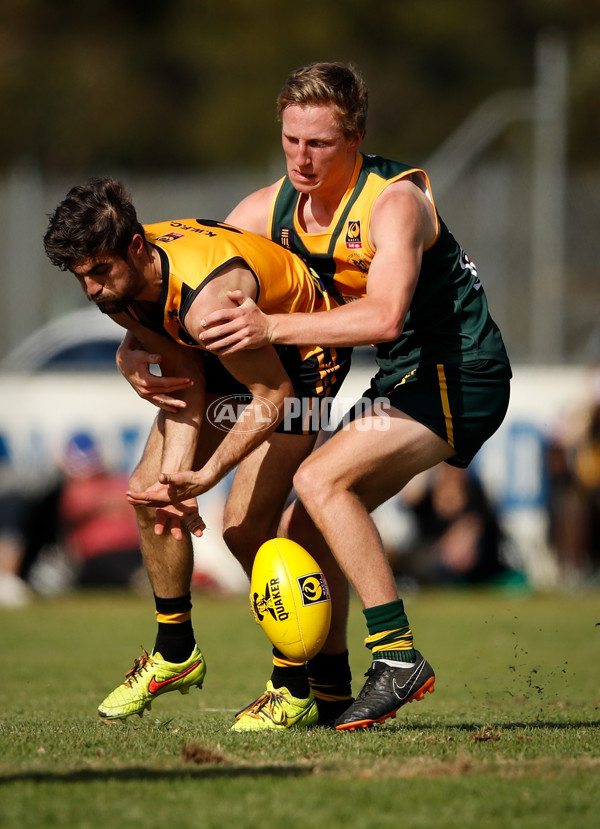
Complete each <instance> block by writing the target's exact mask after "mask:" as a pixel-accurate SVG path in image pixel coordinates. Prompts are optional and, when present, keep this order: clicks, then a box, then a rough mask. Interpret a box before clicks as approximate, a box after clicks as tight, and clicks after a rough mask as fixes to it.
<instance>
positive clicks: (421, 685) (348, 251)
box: [129, 63, 511, 730]
mask: <svg viewBox="0 0 600 829" xmlns="http://www.w3.org/2000/svg"><path fill="white" fill-rule="evenodd" d="M366 111H367V90H366V88H365V85H364V82H363V81H362V79H361V77H360V75H359V74H358V73H357V72H356V70H354V68H353V67H351V66H346V65H343V64H338V63H319V64H311V65H309V66H306V67H303V68H302V69H300V70H297V71H296V72H294V73H292V75H291V76H290V77H289V78H288V80H287V82H286V84H285V86H284V88H283V90H282V92H281V94H280V96H279V100H278V113H279V118H280V120H281V124H282V143H283V149H284V153H285V157H286V164H287V175H286V176H285V177H284V178H283V179H280V180H279V181H277V182H275V183H274V184H272V185H270V186H269V187H266V188H264V189H262V190H259V191H257V192H256V193H253V194H252V195H250V196H248V197H247V198H246V199H244V200H243V201H242V202H241V203H240V205H238V206H237V207H236V208H235V209H234V210H233V211H232V213H231V214H230V216H229V217H228V221H231V222H232V223H234V224H236V225H239V226H241V227H246V228H248V229H250V230H253V231H254V232H255V233H258V234H261V235H265V236H268V237H270V238H272V239H274V240H275V241H277V242H279V243H280V244H283V245H284V246H287V247H290V248H291V249H292V250H295V251H296V252H298V253H299V254H300V255H301V256H303V258H305V260H306V261H307V262H309V263H310V265H311V266H312V267H313V268H314V269H315V270H316V271H317V272H318V273H319V275H320V276H321V278H322V279H323V281H324V282H325V284H326V285H327V286H328V287H329V290H330V291H331V292H332V294H333V295H335V296H340V295H341V297H343V298H344V299H345V300H346V302H345V304H342V305H340V307H337V308H335V309H332V310H331V311H328V312H326V313H325V314H319V315H311V314H293V315H288V316H287V317H286V316H282V315H277V314H275V315H265V314H264V313H262V312H261V311H260V309H258V308H257V307H256V305H255V304H254V303H253V302H252V301H251V300H250V299H248V298H247V297H245V296H244V295H243V294H242V293H241V292H237V293H233V294H230V295H229V298H230V299H231V300H232V301H233V302H235V303H236V304H237V308H229V309H225V310H222V311H217V312H216V313H214V314H212V315H210V316H209V317H207V318H206V319H205V321H204V325H205V332H204V334H202V335H201V338H202V340H203V342H204V343H205V344H206V346H207V348H208V349H209V350H212V351H214V353H218V354H226V353H235V352H236V351H237V350H238V349H246V348H255V347H259V346H263V345H265V344H268V343H280V344H286V343H294V344H297V345H300V344H304V343H309V342H313V341H318V342H323V343H327V344H328V345H331V346H338V347H339V346H358V345H367V344H373V343H374V344H377V351H376V359H377V363H378V371H377V373H376V375H375V376H374V378H373V380H372V383H371V387H370V389H369V390H368V391H367V392H366V393H365V397H366V398H367V399H369V400H371V401H372V404H373V405H372V408H371V409H366V410H365V408H364V406H362V407H361V409H360V410H357V411H355V412H354V413H350V414H349V416H348V417H347V418H346V422H345V424H344V428H343V429H340V430H339V431H338V432H337V433H336V434H335V435H334V436H333V437H332V438H331V439H330V440H329V441H327V442H326V443H325V444H324V445H323V446H321V447H320V448H319V449H317V450H316V451H314V452H313V453H312V454H311V455H310V456H309V457H308V458H307V459H306V460H305V461H304V462H303V463H302V464H301V466H300V468H299V470H298V472H297V473H296V475H295V477H294V487H295V490H296V493H297V495H298V498H299V500H297V501H296V502H295V503H294V504H293V505H292V507H291V508H290V509H289V510H288V512H287V513H286V516H285V521H284V525H283V526H284V529H285V532H286V533H287V534H288V535H289V537H291V538H293V539H294V540H296V541H298V542H299V543H301V544H303V545H304V546H305V547H307V548H308V549H310V550H311V551H313V552H315V551H316V550H318V549H320V547H319V545H320V544H321V545H325V544H326V545H327V546H328V547H329V548H330V549H331V550H332V551H333V553H334V555H335V557H336V558H337V560H338V562H339V563H340V565H341V567H342V569H343V570H344V572H345V573H346V575H347V576H348V578H349V580H350V582H351V584H352V585H353V587H354V588H355V590H356V592H357V594H358V596H359V597H360V599H361V602H362V604H363V607H364V613H365V617H366V622H367V628H368V637H367V640H366V644H367V647H368V648H369V649H370V650H371V651H372V656H373V661H372V665H371V667H370V668H369V670H368V674H367V681H366V683H365V685H364V687H363V689H362V691H361V692H360V694H359V696H358V698H357V700H356V701H355V702H354V703H353V704H352V705H351V706H350V707H349V708H348V709H347V710H346V711H345V712H344V713H343V714H342V715H341V716H340V717H339V718H338V719H337V721H336V728H337V729H339V730H354V729H357V728H366V727H369V726H371V725H373V723H376V722H384V721H385V720H386V719H387V718H389V717H392V716H394V715H395V714H396V711H397V710H398V708H399V707H401V706H402V705H404V704H405V703H407V702H409V701H411V700H413V699H422V698H423V696H424V694H425V693H426V692H427V691H432V690H433V687H434V682H435V677H434V672H433V669H432V668H431V666H430V665H429V663H428V662H427V661H426V660H425V659H424V658H423V657H422V656H421V654H420V653H419V651H417V650H415V648H414V643H413V636H412V631H411V629H410V625H409V622H408V619H407V617H406V613H405V610H404V605H403V602H402V600H401V599H400V598H399V597H398V594H397V589H396V585H395V582H394V578H393V574H392V572H391V569H390V567H389V564H388V561H387V558H386V556H385V551H384V549H383V546H382V543H381V540H380V538H379V535H378V533H377V530H376V527H375V524H374V523H373V520H372V519H371V517H370V512H371V511H372V510H373V509H375V508H376V507H377V506H378V505H379V504H381V503H383V502H384V501H385V500H387V499H389V498H391V497H392V496H394V495H395V494H396V493H398V492H399V491H400V490H401V489H402V488H403V487H404V486H405V485H406V483H407V482H408V481H409V480H411V479H412V478H413V477H414V476H415V475H417V474H418V473H419V472H422V471H424V470H426V469H429V468H431V467H432V466H434V465H436V464H438V463H440V462H444V461H446V462H448V463H452V464H455V465H458V466H467V465H468V464H469V463H470V461H471V460H472V458H473V456H474V455H475V454H476V452H477V451H478V449H479V448H480V447H481V445H482V444H483V442H484V441H485V440H487V439H488V438H489V437H490V435H492V434H493V432H494V431H495V430H496V429H497V428H498V426H499V425H500V423H501V422H502V420H503V418H504V416H505V414H506V410H507V407H508V400H509V388H510V377H511V370H510V364H509V360H508V357H507V354H506V350H505V347H504V344H503V342H502V337H501V335H500V332H499V330H498V328H497V326H496V324H495V323H494V321H493V320H492V318H491V316H490V314H489V311H488V306H487V301H486V297H485V294H484V291H483V287H482V284H481V282H480V280H479V277H478V274H477V269H476V267H475V265H474V263H473V262H472V261H471V260H470V259H469V257H468V256H467V255H466V253H465V252H464V251H463V250H462V249H461V247H460V245H459V244H458V243H457V242H456V240H455V239H454V237H453V236H452V234H451V233H450V232H449V230H448V229H447V227H446V225H445V224H444V223H443V221H442V219H441V218H440V216H439V214H438V212H437V210H436V207H435V202H434V198H433V193H432V188H431V185H430V182H429V179H428V177H427V174H426V172H425V171H424V170H421V169H419V168H418V167H413V166H410V165H406V164H401V163H399V162H394V161H390V160H388V159H383V158H380V157H378V156H368V155H363V154H362V153H361V152H360V150H359V147H360V144H361V141H362V139H363V137H364V132H365V119H366ZM129 371H130V373H131V371H132V369H131V367H130V369H129ZM155 390H156V391H157V392H159V391H161V392H163V393H165V392H166V391H167V389H166V388H162V389H158V388H156V389H155ZM382 401H383V402H385V403H387V404H388V406H389V409H388V415H387V417H386V418H385V422H383V421H382V417H381V405H380V404H381V402H382ZM376 404H379V405H376ZM189 480H190V475H189V473H179V474H178V475H177V476H175V478H174V482H175V483H177V484H179V485H181V487H182V492H183V491H185V492H187V491H188V490H187V489H186V483H187V482H188V481H189Z"/></svg>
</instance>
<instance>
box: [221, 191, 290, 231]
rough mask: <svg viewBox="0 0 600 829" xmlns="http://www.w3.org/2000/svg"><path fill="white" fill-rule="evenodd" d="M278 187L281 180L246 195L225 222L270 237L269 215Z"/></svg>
mask: <svg viewBox="0 0 600 829" xmlns="http://www.w3.org/2000/svg"><path fill="white" fill-rule="evenodd" d="M278 189H279V182H278V181H276V182H274V183H273V184H270V185H269V186H268V187H262V188H261V189H260V190H256V192H254V193H251V194H250V195H249V196H246V198H245V199H242V201H241V202H240V203H239V204H238V205H237V206H236V207H234V208H233V210H232V211H231V213H229V215H228V216H227V218H226V219H225V222H226V223H227V224H228V225H233V226H234V227H240V228H242V230H248V231H250V233H256V234H257V236H264V237H265V238H267V239H268V238H269V215H270V212H271V205H272V204H273V201H274V199H275V195H276V193H277V190H278Z"/></svg>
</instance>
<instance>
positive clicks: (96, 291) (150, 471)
mask: <svg viewBox="0 0 600 829" xmlns="http://www.w3.org/2000/svg"><path fill="white" fill-rule="evenodd" d="M44 244H45V249H46V253H47V255H48V257H49V258H50V260H51V261H52V262H53V264H55V265H57V266H58V267H60V268H61V269H62V270H67V269H68V270H70V271H71V272H72V273H74V274H75V276H76V277H77V279H78V281H79V282H80V285H81V287H82V288H83V290H84V292H85V294H86V296H87V297H88V299H89V300H90V301H92V302H94V303H95V304H96V305H97V306H98V308H99V309H100V310H101V311H102V312H103V313H106V314H108V315H110V316H111V317H112V318H113V319H114V320H115V321H116V322H117V323H119V324H120V325H122V326H123V327H124V328H126V329H127V330H128V331H129V332H131V335H132V336H133V337H134V338H135V341H136V342H137V343H139V345H140V346H141V347H143V348H144V349H146V350H147V351H157V352H159V353H160V355H161V364H162V366H163V368H164V369H165V370H166V371H170V372H173V373H176V374H185V375H186V376H187V377H189V378H190V379H191V380H192V381H193V383H188V384H187V385H186V386H185V388H184V389H182V390H181V392H180V397H181V399H182V400H184V401H185V402H186V406H185V407H184V408H177V407H174V410H173V411H171V412H163V411H161V412H159V415H158V417H157V419H156V421H155V423H154V425H153V428H152V430H151V433H150V436H149V439H148V443H147V445H146V448H145V451H144V454H143V457H142V460H141V462H140V464H139V466H138V468H137V469H136V470H135V472H134V474H133V476H132V478H131V482H130V487H131V491H130V493H129V495H130V501H131V502H132V503H133V504H134V505H135V507H136V511H137V518H138V524H139V528H140V540H141V548H142V552H143V555H144V561H145V564H146V568H147V571H148V575H149V577H150V581H151V584H152V588H153V591H154V594H155V601H156V613H157V619H158V635H157V639H156V642H155V646H154V650H153V652H152V653H151V654H150V655H148V654H147V653H146V652H144V654H143V656H142V657H140V658H139V659H137V660H136V662H135V664H134V668H133V670H132V671H131V672H130V673H129V674H128V675H127V678H126V681H125V682H124V683H123V684H122V685H120V686H119V687H118V688H117V689H115V691H113V692H112V693H111V694H110V695H109V696H108V697H107V698H106V699H105V700H104V702H103V703H102V704H101V705H100V708H99V713H100V715H101V716H102V717H104V718H107V719H122V718H125V717H127V716H130V715H131V714H135V713H137V714H140V715H142V714H143V712H144V710H146V709H147V708H149V707H150V704H151V702H152V701H153V699H154V698H155V697H156V696H158V695H159V694H162V693H165V692H167V691H171V690H179V691H181V692H182V693H187V691H188V690H189V689H190V687H192V686H194V685H195V686H198V687H200V686H201V685H202V682H203V679H204V674H205V671H206V668H205V663H204V659H203V657H202V655H201V653H200V651H199V649H198V646H197V645H196V641H195V637H194V633H193V628H192V623H191V596H190V584H191V576H192V566H193V557H192V548H191V539H190V533H194V534H196V535H201V534H202V530H203V529H204V525H203V522H202V519H201V518H200V516H199V515H198V511H197V505H196V503H195V499H194V498H192V499H188V500H187V502H185V501H184V503H183V504H181V505H180V506H179V507H177V508H173V507H172V506H170V497H169V494H168V485H167V483H166V476H165V475H163V480H162V481H159V473H168V474H174V473H176V472H178V471H179V470H188V469H195V470H198V471H197V472H196V477H195V479H194V485H195V488H196V490H197V492H199V491H200V490H201V491H203V492H206V491H207V490H209V489H210V488H211V487H213V486H214V485H215V484H216V483H217V482H218V481H220V480H221V479H222V478H223V477H224V476H225V475H226V474H227V473H228V472H229V471H231V470H232V469H233V468H234V467H237V472H236V474H235V476H234V479H233V484H232V487H231V493H230V498H229V502H228V515H229V519H228V520H229V524H230V527H231V534H232V535H234V534H237V538H238V540H237V543H231V542H230V544H231V546H232V547H233V548H234V549H236V552H237V553H238V557H239V559H240V561H241V562H242V564H243V565H244V566H245V568H246V571H247V572H248V573H250V570H251V566H252V559H253V556H254V554H255V552H256V550H257V549H258V547H259V546H260V544H261V543H262V542H263V541H265V540H267V539H268V538H270V537H272V536H273V535H275V534H276V530H277V525H278V522H279V519H280V515H281V512H282V510H283V506H284V503H285V500H286V498H287V496H288V494H289V491H290V489H291V480H292V475H293V473H294V471H295V469H296V468H297V466H298V465H299V463H300V461H301V460H302V459H303V458H304V457H305V456H306V455H307V454H308V453H309V452H310V450H311V449H312V447H313V445H314V442H315V439H316V432H315V429H314V428H313V427H312V421H311V418H309V419H308V422H306V419H305V418H304V417H303V411H302V409H300V410H298V407H293V406H292V407H289V409H286V402H287V401H290V400H296V399H297V398H298V397H299V396H302V397H303V398H304V399H305V400H310V401H312V402H317V403H318V402H319V401H320V400H322V399H323V398H324V397H326V396H327V395H328V394H330V393H333V394H335V392H336V390H337V388H339V385H340V383H341V381H342V378H343V375H344V374H345V372H346V371H347V368H348V366H349V352H348V351H346V350H344V349H340V350H336V349H333V350H329V349H321V348H319V347H312V346H311V347H309V348H307V349H297V348H296V347H292V348H291V349H280V350H279V352H278V351H277V350H276V349H275V348H274V347H273V346H270V345H268V346H266V347H261V348H259V349H251V350H248V351H244V352H241V353H238V354H234V355H232V356H225V357H223V358H215V357H214V356H213V355H209V354H207V353H206V352H205V350H204V348H203V347H202V346H201V345H200V344H199V342H198V336H199V333H200V331H201V330H202V323H201V321H202V319H203V318H204V317H205V316H206V315H208V314H209V313H211V312H213V311H214V310H216V309H219V308H224V307H227V306H230V305H232V303H231V301H230V300H228V299H227V296H226V293H227V291H228V290H231V289H234V290H236V289H237V290H242V291H243V292H244V293H245V294H248V295H250V296H253V297H254V299H255V300H256V302H258V303H259V304H260V305H262V306H263V307H264V308H265V309H267V310H269V309H270V310H274V311H275V310H282V311H285V312H287V313H292V312H296V311H300V310H302V311H305V312H318V311H319V310H321V309H324V310H325V309H326V308H327V307H328V306H329V304H330V301H329V298H328V297H327V295H326V294H323V292H322V291H321V290H320V288H319V286H318V284H317V283H316V282H315V280H314V277H313V276H312V274H311V273H310V271H309V270H308V268H307V267H306V266H305V264H304V263H303V262H302V261H301V260H300V259H299V258H298V257H296V256H294V255H293V254H292V253H290V252H289V251H286V250H284V249H283V248H281V247H280V246H279V245H276V244H274V243H273V242H270V241H268V240H266V239H264V238H263V237H258V236H255V235H254V234H252V233H247V232H244V231H241V230H238V229H236V228H234V227H231V226H229V225H223V224H221V223H218V222H214V221H210V220H199V219H190V220H181V221H168V222H162V223H160V224H158V225H147V226H145V227H144V226H142V225H141V224H140V223H139V222H138V219H137V215H136V211H135V208H134V206H133V204H132V202H131V200H130V198H129V196H128V193H127V191H126V190H125V188H124V187H123V185H122V184H121V183H120V182H118V181H115V180H114V179H111V178H108V177H107V178H101V179H92V180H91V181H90V182H88V183H87V184H85V185H81V186H79V187H74V188H73V189H72V190H71V191H70V192H69V193H68V194H67V196H66V198H65V199H64V200H63V201H62V202H61V204H59V205H58V207H57V208H56V210H55V211H54V213H53V215H52V217H51V218H50V222H49V226H48V230H47V232H46V234H45V237H44ZM286 369H287V370H286ZM223 395H229V396H230V397H231V396H232V395H235V396H236V399H238V398H239V399H240V400H241V401H242V402H243V404H244V405H243V406H242V409H243V411H241V412H240V413H239V416H237V418H236V417H234V418H233V421H232V422H231V424H229V425H228V428H223V425H224V423H223V418H222V417H221V418H220V419H219V421H218V424H217V421H216V419H215V418H214V417H213V418H212V421H211V418H210V417H209V416H208V414H207V405H208V403H210V402H211V401H213V402H215V399H216V402H217V403H218V401H219V398H220V397H222V396H223ZM298 411H300V413H298ZM161 505H164V509H162V510H161V516H160V518H159V520H158V523H157V530H158V533H155V517H156V512H157V507H159V508H160V507H161ZM169 521H170V522H171V532H165V530H166V526H167V523H168V522H169ZM244 544H245V547H244ZM322 566H323V568H324V570H325V571H327V564H326V563H325V562H323V563H322ZM331 566H332V568H333V571H334V572H333V573H331V574H329V575H328V574H327V572H326V575H328V578H329V579H330V580H331V581H332V584H335V581H336V578H338V577H340V575H339V573H340V571H339V568H338V567H337V564H336V562H335V560H334V559H331ZM340 578H341V580H342V583H344V582H345V580H344V579H343V577H340ZM282 662H283V664H284V665H285V664H286V661H285V660H284V659H283V658H282ZM301 670H302V673H303V671H304V668H303V666H301ZM290 686H291V687H290V689H288V693H287V697H286V704H287V707H286V719H285V722H284V723H283V724H282V723H278V724H276V725H277V727H280V728H283V727H290V726H307V725H312V724H314V723H315V722H316V721H317V718H318V710H317V706H316V703H315V700H314V697H313V696H312V694H311V693H310V690H309V687H308V683H307V682H306V680H305V678H304V684H303V686H302V687H300V686H299V684H298V683H296V685H295V686H293V685H292V683H290ZM298 690H300V691H304V693H303V695H302V696H301V695H300V694H299V693H298ZM293 691H297V693H296V694H294V693H293ZM243 728H244V725H243V724H242V725H241V726H240V730H242V729H243Z"/></svg>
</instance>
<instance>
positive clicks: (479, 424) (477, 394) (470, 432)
mask: <svg viewBox="0 0 600 829" xmlns="http://www.w3.org/2000/svg"><path fill="white" fill-rule="evenodd" d="M511 376H512V372H511V370H510V366H509V365H507V364H506V363H502V362H499V361H496V360H473V361H471V362H468V363H460V364H458V365H454V364H451V365H444V364H443V363H439V364H437V365H419V366H417V367H416V368H413V369H412V370H408V371H407V373H406V374H405V375H404V377H403V378H402V380H401V381H400V382H398V381H397V377H394V378H390V377H388V376H386V375H385V374H384V373H383V372H381V371H380V372H378V373H377V375H376V376H375V377H374V378H373V380H372V381H371V388H370V389H369V391H368V392H366V393H365V397H368V398H370V399H371V400H375V399H376V398H385V399H387V400H389V402H390V403H391V404H392V406H394V408H396V409H399V410H400V411H402V412H404V413H405V414H407V415H409V416H410V417H412V418H414V419H415V420H418V421H419V423H422V424H423V425H424V426H427V427H428V428H429V429H431V431H432V432H435V434H436V435H439V436H440V437H441V438H443V440H445V441H446V442H447V443H449V444H450V446H451V447H452V448H453V449H454V450H455V451H456V455H454V456H453V457H452V458H450V459H449V460H448V461H447V463H449V464H451V465H452V466H459V467H466V466H468V465H469V463H470V462H471V461H472V460H473V458H474V456H475V455H476V454H477V452H478V451H479V449H480V448H481V446H482V445H483V444H484V443H485V441H486V440H487V439H488V438H489V437H491V435H493V434H494V432H495V431H496V429H498V427H499V426H500V424H501V423H502V421H503V420H504V417H505V415H506V411H507V409H508V401H509V398H510V378H511Z"/></svg>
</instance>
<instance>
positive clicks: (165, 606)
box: [154, 593, 196, 664]
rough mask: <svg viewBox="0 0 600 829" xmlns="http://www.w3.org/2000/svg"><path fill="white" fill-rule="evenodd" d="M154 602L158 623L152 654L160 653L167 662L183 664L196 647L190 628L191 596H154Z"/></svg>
mask: <svg viewBox="0 0 600 829" xmlns="http://www.w3.org/2000/svg"><path fill="white" fill-rule="evenodd" d="M154 602H155V606H156V621H157V622H158V633H157V635H156V641H155V643H154V653H160V655H161V656H162V658H163V659H166V661H167V662H175V663H176V664H180V663H181V662H185V661H186V660H187V659H189V657H190V654H191V653H192V651H193V650H194V647H195V645H196V639H195V637H194V629H193V628H192V594H191V593H186V595H185V596H177V597H176V598H173V599H163V598H161V597H160V596H156V595H155V596H154Z"/></svg>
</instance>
